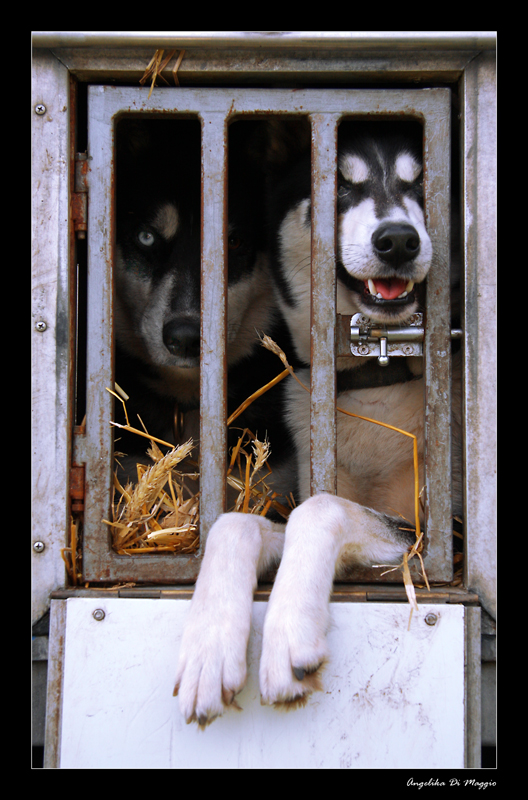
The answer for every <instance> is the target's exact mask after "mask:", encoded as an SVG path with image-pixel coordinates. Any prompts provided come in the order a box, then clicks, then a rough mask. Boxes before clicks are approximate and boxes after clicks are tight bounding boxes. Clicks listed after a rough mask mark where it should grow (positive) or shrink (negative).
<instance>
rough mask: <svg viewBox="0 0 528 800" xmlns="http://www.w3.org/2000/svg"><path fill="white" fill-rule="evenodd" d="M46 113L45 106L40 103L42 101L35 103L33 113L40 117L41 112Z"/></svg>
mask: <svg viewBox="0 0 528 800" xmlns="http://www.w3.org/2000/svg"><path fill="white" fill-rule="evenodd" d="M45 113H46V106H44V105H42V103H37V105H36V106H35V114H38V115H39V117H41V116H42V115H43V114H45Z"/></svg>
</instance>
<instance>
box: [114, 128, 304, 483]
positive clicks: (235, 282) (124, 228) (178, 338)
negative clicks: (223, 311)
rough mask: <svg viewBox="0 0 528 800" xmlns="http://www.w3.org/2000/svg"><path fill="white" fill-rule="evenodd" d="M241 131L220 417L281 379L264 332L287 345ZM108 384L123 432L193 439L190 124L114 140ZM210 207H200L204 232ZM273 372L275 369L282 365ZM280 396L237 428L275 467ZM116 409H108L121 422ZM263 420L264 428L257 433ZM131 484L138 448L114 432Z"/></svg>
mask: <svg viewBox="0 0 528 800" xmlns="http://www.w3.org/2000/svg"><path fill="white" fill-rule="evenodd" d="M247 139H248V128H247V127H244V124H243V123H242V124H241V125H240V126H237V125H235V126H232V128H231V129H230V143H229V147H230V150H229V156H230V157H229V187H228V194H229V208H228V221H229V229H228V324H227V328H228V333H227V362H228V374H229V379H228V413H231V412H232V411H233V410H235V409H236V408H237V407H238V406H239V405H240V404H241V403H242V402H243V401H244V400H245V399H246V398H247V397H248V396H249V395H250V394H252V393H253V392H254V391H256V390H257V389H259V388H260V387H261V386H263V385H264V384H265V383H267V382H268V381H269V380H271V379H272V378H274V377H275V376H276V375H277V372H278V366H277V359H276V357H274V356H273V355H272V354H271V353H266V352H265V351H264V350H263V348H262V347H260V346H259V339H258V335H257V332H259V331H268V330H272V331H274V333H271V334H270V335H272V336H273V335H276V336H277V337H278V338H279V339H280V340H282V341H283V342H285V343H286V346H287V343H288V342H289V334H288V329H287V328H286V326H285V325H284V323H283V322H282V321H281V316H280V313H279V312H278V311H277V309H276V303H275V302H274V299H273V289H272V281H271V277H270V271H269V266H268V261H267V258H266V257H265V254H264V248H263V244H262V233H261V232H262V230H263V211H264V206H263V203H264V194H263V189H262V186H261V182H262V180H263V176H262V175H261V172H260V170H259V169H258V168H257V166H256V164H255V163H254V161H252V160H251V159H249V158H248V157H247V147H246V146H245V142H246V140H247ZM117 153H118V161H117V181H116V185H117V237H116V238H117V246H116V270H115V272H116V278H115V283H116V293H115V294H116V299H115V330H116V336H115V338H116V381H117V383H118V384H119V386H120V387H121V388H122V389H123V390H124V391H125V392H126V393H127V395H129V397H130V400H129V401H128V402H127V410H128V415H129V418H130V421H131V424H133V425H134V424H135V425H136V426H137V425H138V421H137V417H136V415H137V414H139V416H140V417H141V419H142V421H143V423H144V425H145V427H146V429H147V431H148V432H149V433H150V434H152V435H153V436H156V437H158V438H161V439H163V440H164V441H169V442H174V443H181V442H182V441H185V440H187V439H188V438H189V437H190V436H192V437H193V438H194V439H197V437H198V431H199V410H198V407H199V365H200V239H201V235H200V234H201V208H200V203H201V200H200V124H199V122H198V121H195V120H152V121H140V122H138V121H135V120H133V119H130V118H127V119H123V120H122V121H121V122H120V123H119V126H118V133H117ZM207 214H208V209H207V208H206V209H205V215H206V218H205V220H204V224H207ZM279 366H280V365H279ZM283 392H284V390H283V387H282V386H280V385H279V386H277V387H276V388H275V389H273V390H272V391H271V392H269V393H267V394H266V395H265V396H264V397H263V398H262V399H261V400H258V401H256V402H255V403H254V404H253V405H252V406H250V407H249V409H248V410H247V411H246V412H245V413H244V415H243V416H242V417H240V418H239V421H237V425H240V426H241V427H242V428H244V427H248V428H250V429H251V430H252V431H253V432H254V433H255V434H256V435H258V436H260V437H261V438H264V437H265V436H266V435H267V437H268V439H269V440H270V442H271V446H272V449H273V456H274V459H275V462H274V464H275V465H276V466H277V467H278V466H279V465H280V464H282V462H283V461H284V459H283V458H282V456H283V455H286V454H287V453H288V452H291V450H292V447H291V444H290V440H289V436H288V432H287V430H285V427H284V423H283V421H282V420H283V416H284V415H283V410H282V402H283ZM119 411H120V408H119V407H117V408H116V413H117V414H119ZM264 421H265V423H266V426H265V428H264V427H263V424H264ZM119 433H120V436H119V441H118V442H117V444H116V447H117V448H118V449H119V450H120V451H124V452H125V453H126V454H128V456H129V457H128V458H127V459H121V460H122V464H123V471H124V472H125V474H127V473H128V474H129V475H130V477H132V478H133V477H134V472H135V470H134V464H135V463H136V461H138V460H140V459H141V458H144V451H145V448H144V446H143V443H144V442H145V440H144V439H141V438H140V437H138V436H135V435H133V434H127V433H123V432H121V431H120V432H119Z"/></svg>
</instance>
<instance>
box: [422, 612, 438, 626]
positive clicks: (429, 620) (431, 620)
mask: <svg viewBox="0 0 528 800" xmlns="http://www.w3.org/2000/svg"><path fill="white" fill-rule="evenodd" d="M437 622H438V617H437V616H436V614H426V615H425V624H426V625H436V623H437Z"/></svg>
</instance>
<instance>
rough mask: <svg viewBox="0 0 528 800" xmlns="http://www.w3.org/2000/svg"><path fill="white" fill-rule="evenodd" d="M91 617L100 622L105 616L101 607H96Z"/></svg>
mask: <svg viewBox="0 0 528 800" xmlns="http://www.w3.org/2000/svg"><path fill="white" fill-rule="evenodd" d="M92 617H93V618H94V619H96V620H97V622H102V620H103V619H104V618H105V612H104V611H103V609H102V608H96V609H95V611H94V612H93V614H92Z"/></svg>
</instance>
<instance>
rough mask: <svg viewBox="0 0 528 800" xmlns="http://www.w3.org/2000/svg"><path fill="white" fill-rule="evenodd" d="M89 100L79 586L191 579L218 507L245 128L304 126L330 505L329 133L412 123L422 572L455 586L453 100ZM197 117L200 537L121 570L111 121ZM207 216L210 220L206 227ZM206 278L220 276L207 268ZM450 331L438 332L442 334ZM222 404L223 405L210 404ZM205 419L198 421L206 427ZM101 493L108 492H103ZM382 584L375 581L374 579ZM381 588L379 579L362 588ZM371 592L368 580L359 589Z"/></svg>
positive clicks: (316, 414) (332, 158)
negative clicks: (418, 255)
mask: <svg viewBox="0 0 528 800" xmlns="http://www.w3.org/2000/svg"><path fill="white" fill-rule="evenodd" d="M148 94H149V91H148V89H137V88H132V89H130V88H123V87H112V86H93V87H90V88H89V104H88V105H89V159H90V179H89V183H90V225H89V226H88V255H89V268H88V336H87V338H88V341H89V343H90V347H89V350H88V356H87V357H88V369H87V383H88V386H89V387H90V392H89V395H88V398H87V425H86V434H85V435H83V436H82V437H79V436H78V437H77V442H76V447H75V458H76V462H77V463H86V503H85V505H86V510H85V522H84V560H83V569H84V575H85V578H86V579H87V580H92V581H98V580H99V581H100V580H141V581H154V582H158V583H167V582H171V581H172V582H174V581H176V582H179V581H180V582H181V581H188V580H194V579H195V578H196V575H197V572H198V568H199V561H200V558H201V553H202V552H203V547H204V544H205V539H206V536H207V532H208V530H209V528H210V527H211V525H212V523H213V522H214V520H215V519H216V518H217V517H218V515H219V514H220V513H221V512H222V511H223V510H224V503H225V451H226V438H225V437H226V433H225V422H224V420H225V388H224V377H223V375H224V364H225V324H226V323H225V277H224V265H223V264H222V263H220V261H219V258H218V255H219V254H220V253H223V249H224V225H225V219H224V217H225V211H224V208H225V185H226V180H225V178H226V176H225V171H224V166H223V165H224V162H225V156H226V131H227V125H228V123H229V121H230V120H232V119H235V118H236V117H240V116H241V115H257V116H258V115H263V114H266V115H268V114H290V115H291V114H295V113H297V114H305V115H307V116H308V117H309V119H310V120H311V123H312V173H313V186H312V195H313V198H312V199H313V203H312V208H313V213H312V220H313V222H312V226H313V227H312V288H313V292H312V379H311V382H312V385H311V388H312V406H311V449H312V480H311V489H312V493H316V492H320V491H330V492H335V485H336V478H335V474H336V473H335V440H336V431H335V377H334V376H335V353H336V348H335V342H336V335H335V329H336V324H335V319H336V318H335V272H334V270H333V268H332V265H333V264H334V263H335V186H336V146H337V136H336V134H337V125H338V123H339V121H340V119H342V118H350V117H353V116H355V117H360V118H363V117H365V116H366V115H369V116H370V117H372V116H375V117H377V118H382V119H387V118H392V117H394V118H396V116H399V117H401V116H402V115H404V116H406V117H414V118H416V119H419V120H421V121H422V122H423V124H424V142H425V158H426V165H427V170H426V187H425V192H426V215H427V223H428V228H429V231H430V235H431V238H432V240H433V246H434V248H435V251H436V253H437V265H436V268H435V270H434V274H432V275H431V277H430V278H429V288H428V291H429V292H430V293H431V294H432V296H434V297H435V303H434V306H432V308H431V310H430V312H429V314H428V323H427V333H426V337H425V355H426V364H427V374H428V400H427V415H426V431H427V433H426V437H427V439H428V440H429V441H435V442H436V443H437V444H436V447H435V448H434V449H431V448H429V451H428V454H427V463H428V469H427V473H426V474H427V478H426V485H427V497H428V503H427V530H428V531H432V532H434V536H433V537H431V538H430V539H429V545H428V550H429V554H428V558H427V559H426V566H427V569H428V570H429V575H430V579H431V580H436V581H439V580H444V581H449V580H450V579H451V578H452V555H451V510H450V505H451V504H450V496H449V492H446V491H445V488H444V489H443V490H442V491H438V489H437V488H436V487H438V486H440V487H445V486H447V485H449V479H448V476H449V469H450V436H448V435H446V432H447V431H449V430H450V397H449V386H450V359H449V358H445V357H443V356H445V354H446V353H448V352H449V336H450V332H449V277H448V276H449V227H448V224H447V220H449V216H450V214H449V195H450V192H449V170H450V93H449V90H447V89H425V90H424V89H420V90H398V91H396V90H388V91H384V90H334V91H325V92H320V91H317V90H307V91H294V92H292V91H286V90H244V89H241V90H227V89H214V90H204V89H169V90H166V89H164V90H163V89H161V90H155V91H154V92H153V93H152V96H151V97H150V99H149V98H148ZM127 112H128V113H138V114H142V115H145V114H164V115H167V114H174V115H175V116H178V115H182V116H188V115H190V114H195V115H197V116H198V117H199V118H200V120H201V123H202V153H203V162H202V197H203V209H202V213H203V214H204V213H205V214H207V215H208V216H207V225H205V224H203V220H202V234H203V245H202V247H203V253H202V342H203V346H202V364H201V376H202V386H201V410H202V413H201V430H200V439H201V442H202V447H204V448H205V452H207V454H208V458H207V460H206V461H204V463H203V464H202V465H201V484H200V493H201V505H200V519H201V537H200V552H199V553H198V554H197V555H183V556H180V555H178V556H174V555H172V554H170V555H168V556H167V555H160V556H158V555H155V556H145V555H137V556H131V555H127V556H119V555H117V554H115V553H114V552H113V551H111V549H110V546H109V535H108V532H107V530H106V529H105V528H104V526H103V525H102V523H101V520H102V519H103V518H107V517H108V514H109V497H110V486H111V478H110V470H111V458H110V454H111V452H112V435H113V434H112V430H111V429H110V427H109V425H108V421H109V419H110V418H111V414H112V400H111V397H110V396H109V394H108V393H107V392H106V391H105V388H106V387H107V386H110V385H111V383H112V352H113V349H112V348H113V344H112V342H113V336H112V327H111V315H112V285H113V282H112V262H113V238H114V231H113V222H112V221H113V219H114V212H113V196H114V187H113V184H112V181H111V180H110V175H111V171H112V162H113V152H114V144H113V131H114V125H115V121H116V120H117V119H118V118H119V117H120V116H121V115H122V114H123V113H127ZM211 215H212V216H213V217H214V219H212V218H211ZM215 264H216V268H215V267H214V265H215ZM446 321H447V325H446ZM218 398H223V402H221V403H219V402H218ZM204 412H205V413H204ZM105 486H106V487H108V489H107V490H106V492H105V488H104V487H105ZM378 574H379V573H378ZM369 577H370V578H372V577H374V578H377V577H378V576H377V574H374V575H369V576H368V578H369ZM368 578H367V579H368Z"/></svg>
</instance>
